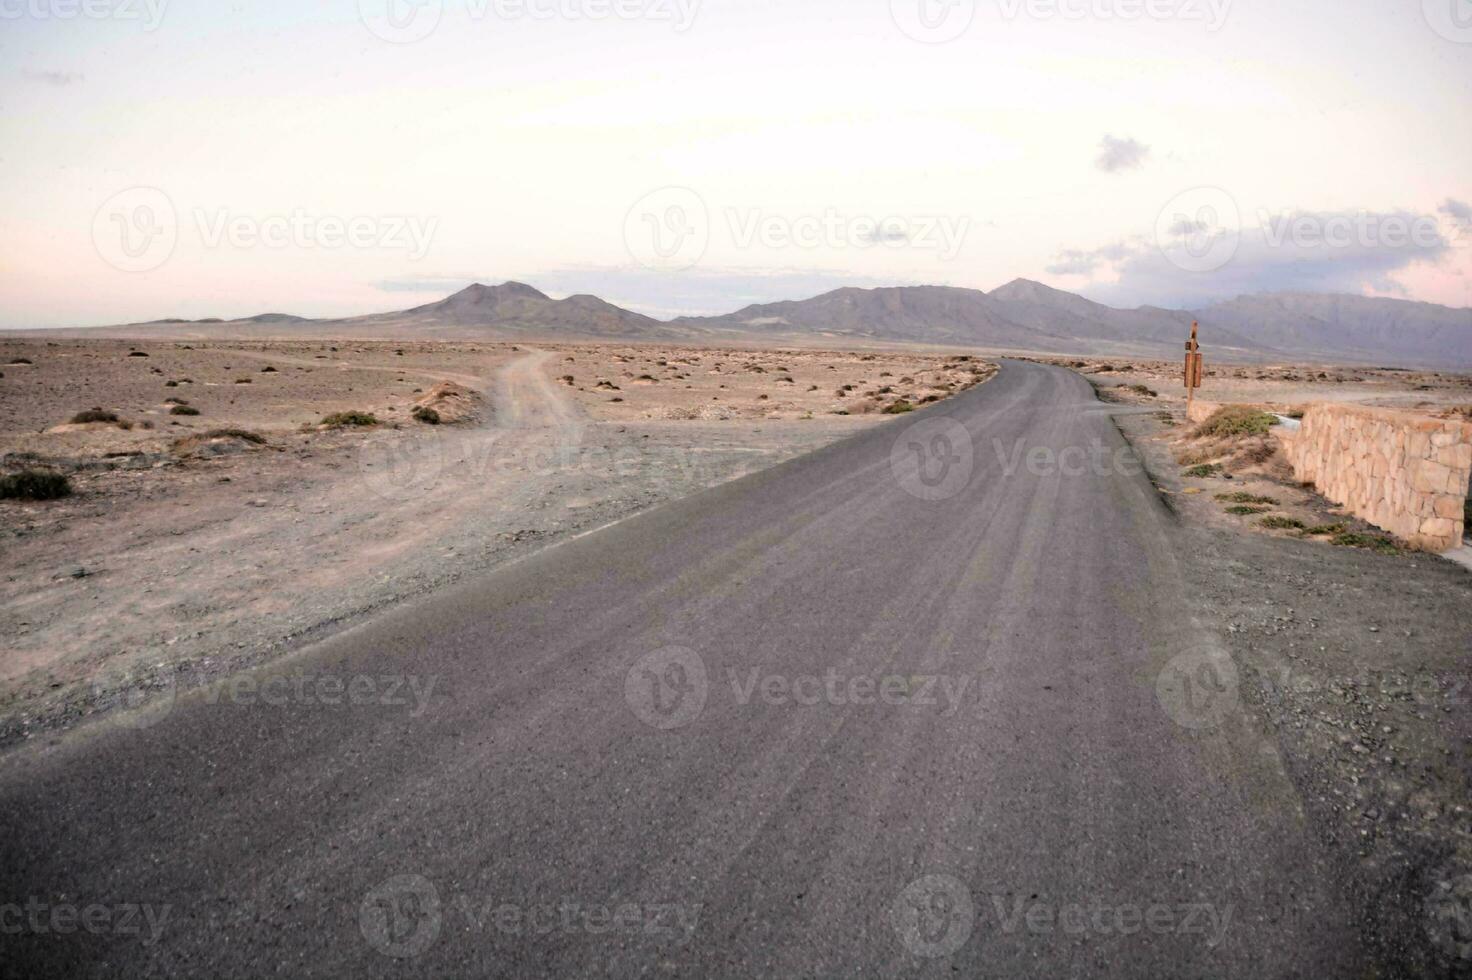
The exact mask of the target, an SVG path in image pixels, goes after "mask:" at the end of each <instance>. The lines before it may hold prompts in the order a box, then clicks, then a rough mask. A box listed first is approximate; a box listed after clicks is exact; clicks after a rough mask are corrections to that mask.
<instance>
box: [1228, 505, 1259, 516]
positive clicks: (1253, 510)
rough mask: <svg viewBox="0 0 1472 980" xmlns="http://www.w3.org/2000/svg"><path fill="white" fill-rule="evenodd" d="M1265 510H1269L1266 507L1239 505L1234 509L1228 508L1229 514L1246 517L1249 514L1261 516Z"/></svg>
mask: <svg viewBox="0 0 1472 980" xmlns="http://www.w3.org/2000/svg"><path fill="white" fill-rule="evenodd" d="M1265 510H1267V508H1266V507H1254V506H1252V505H1251V504H1237V505H1236V506H1234V507H1228V508H1227V513H1228V514H1236V515H1238V516H1242V517H1245V516H1246V515H1248V514H1261V513H1262V512H1263V511H1265Z"/></svg>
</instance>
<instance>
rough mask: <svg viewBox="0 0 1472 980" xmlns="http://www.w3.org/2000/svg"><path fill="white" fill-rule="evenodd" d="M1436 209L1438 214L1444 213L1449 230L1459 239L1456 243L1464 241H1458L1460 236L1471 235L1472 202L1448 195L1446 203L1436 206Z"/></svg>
mask: <svg viewBox="0 0 1472 980" xmlns="http://www.w3.org/2000/svg"><path fill="white" fill-rule="evenodd" d="M1436 211H1437V213H1438V214H1443V215H1446V217H1447V219H1448V223H1449V224H1450V230H1451V231H1452V233H1453V234H1455V235H1456V236H1457V237H1458V239H1459V242H1458V243H1459V244H1464V242H1462V241H1460V239H1461V238H1462V236H1468V235H1472V204H1468V203H1467V202H1466V201H1458V200H1457V199H1456V198H1454V197H1449V198H1447V199H1446V203H1445V204H1443V205H1442V206H1441V207H1439V208H1437V209H1436Z"/></svg>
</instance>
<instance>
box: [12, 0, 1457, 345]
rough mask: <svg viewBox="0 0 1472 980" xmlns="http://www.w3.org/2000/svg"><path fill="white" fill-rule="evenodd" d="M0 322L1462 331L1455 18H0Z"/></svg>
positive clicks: (1013, 6) (1189, 7)
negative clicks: (1020, 294) (800, 317)
mask: <svg viewBox="0 0 1472 980" xmlns="http://www.w3.org/2000/svg"><path fill="white" fill-rule="evenodd" d="M0 78H3V84H0V106H3V109H0V175H3V179H0V327H7V328H9V327H44V326H76V325H87V324H109V323H120V322H130V321H138V320H149V319H155V318H163V317H184V318H190V319H194V318H201V317H207V316H219V317H234V316H247V315H252V314H256V313H262V312H287V313H295V314H299V315H304V316H346V315H356V314H362V313H372V312H380V311H386V310H394V309H402V308H406V307H409V306H413V305H417V304H419V303H423V302H428V301H431V300H434V299H437V298H439V297H441V296H443V295H445V294H447V293H449V292H451V291H453V290H455V289H457V288H460V287H461V286H464V285H466V284H468V283H469V282H472V281H482V282H500V281H503V280H507V279H517V280H521V281H524V282H529V283H531V284H533V285H536V286H538V287H539V288H541V289H543V290H544V291H546V292H548V293H550V294H552V295H555V296H564V295H569V294H572V293H581V292H591V293H595V294H597V295H600V296H602V297H603V298H605V299H607V300H609V301H611V302H615V303H618V304H620V305H624V306H627V307H630V308H632V309H637V310H639V311H641V312H645V313H650V314H652V315H655V316H660V317H672V316H677V315H683V314H703V313H723V312H729V311H731V310H734V309H737V308H739V307H741V306H745V305H747V304H749V303H753V302H766V301H772V300H777V299H797V298H804V297H806V296H810V295H816V294H818V293H820V292H824V291H826V290H828V289H833V288H837V287H839V286H845V285H857V286H879V285H907V284H916V283H937V284H946V285H955V286H968V287H974V288H979V289H992V288H995V287H997V286H999V285H1002V284H1003V283H1005V282H1008V281H1010V280H1012V279H1014V278H1017V277H1025V278H1029V279H1037V280H1040V281H1043V282H1046V283H1048V284H1050V285H1053V286H1057V287H1059V288H1063V289H1069V290H1073V291H1076V292H1080V293H1083V294H1084V295H1087V296H1089V297H1091V298H1094V299H1097V300H1100V301H1102V302H1107V303H1110V304H1112V305H1116V306H1136V305H1145V304H1150V305H1159V306H1173V307H1191V308H1197V307H1200V306H1204V305H1207V304H1209V303H1211V302H1213V301H1216V300H1220V299H1224V298H1230V297H1232V296H1236V295H1238V294H1241V293H1249V292H1262V291H1279V290H1307V291H1315V292H1348V293H1358V294H1365V295H1384V296H1393V297H1399V298H1404V299H1415V300H1423V301H1428V302H1436V303H1443V304H1447V305H1452V306H1472V277H1469V276H1472V259H1469V256H1472V167H1469V162H1472V125H1469V124H1468V121H1469V119H1472V0H1424V2H1423V0H1354V2H1349V3H1346V2H1344V0H1301V2H1296V3H1292V4H1288V3H1283V2H1280V0H1235V2H1233V0H234V2H229V3H224V2H201V0H193V2H190V3H184V2H182V0H172V2H171V0H0Z"/></svg>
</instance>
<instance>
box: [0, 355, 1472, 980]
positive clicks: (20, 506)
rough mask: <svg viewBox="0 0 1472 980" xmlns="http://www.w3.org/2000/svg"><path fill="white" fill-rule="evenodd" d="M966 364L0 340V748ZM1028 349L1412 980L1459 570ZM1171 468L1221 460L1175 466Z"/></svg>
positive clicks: (327, 624)
mask: <svg viewBox="0 0 1472 980" xmlns="http://www.w3.org/2000/svg"><path fill="white" fill-rule="evenodd" d="M994 360H995V359H994V358H993V357H992V355H991V354H989V353H985V354H977V353H970V354H946V353H938V352H933V351H924V352H918V351H917V352H903V351H894V350H882V351H877V350H876V351H868V352H864V351H851V352H842V351H815V350H806V349H805V350H775V349H773V350H730V349H714V348H696V347H679V346H658V347H656V346H649V345H630V346H624V345H606V344H566V343H563V344H554V343H543V344H537V345H535V346H529V345H526V344H511V343H486V344H476V343H446V342H415V343H393V342H363V341H336V342H334V341H311V342H304V341H298V342H286V341H242V342H220V341H208V342H204V341H194V342H191V343H185V342H176V343H163V342H158V341H147V342H143V341H139V342H131V343H130V342H125V341H113V340H109V341H102V340H64V341H55V340H53V341H50V342H48V341H45V340H29V339H25V340H17V339H9V340H3V341H0V362H4V363H0V372H3V378H0V464H3V465H0V470H3V473H14V472H17V471H19V470H21V469H24V468H41V469H44V470H49V471H52V472H60V473H65V474H66V475H67V476H68V478H69V480H70V483H71V487H72V493H71V495H70V496H67V497H65V498H63V499H59V500H53V501H44V502H43V501H4V502H0V540H3V542H4V553H5V557H6V563H5V575H4V583H3V591H0V630H3V631H4V634H5V635H6V636H7V638H8V642H7V644H6V650H5V656H4V658H3V660H0V742H3V743H4V744H5V745H10V746H14V745H16V744H18V743H21V742H25V741H30V740H36V739H40V740H47V739H55V738H59V735H60V732H61V730H62V729H64V728H67V727H69V726H71V725H73V724H75V723H77V722H80V721H84V720H87V719H91V718H96V717H112V716H113V714H114V712H113V709H115V708H118V707H132V706H136V705H137V704H139V703H149V702H153V701H157V700H159V699H162V698H171V697H172V696H173V695H174V694H175V693H177V692H178V691H181V690H184V689H187V688H189V687H193V686H198V685H201V684H205V683H209V682H210V681H212V680H214V679H217V678H219V677H221V676H224V675H227V674H230V673H233V672H235V671H237V670H240V669H243V668H246V667H250V666H253V665H257V664H260V663H263V662H266V661H270V660H273V659H276V658H280V657H284V656H286V655H288V654H289V653H290V652H292V651H293V650H297V649H300V648H303V647H305V646H307V645H309V644H311V643H312V642H313V641H315V640H317V639H319V638H323V637H325V636H327V635H329V634H331V633H334V632H337V631H341V630H345V629H351V628H352V627H353V626H354V625H355V624H358V623H363V622H366V621H367V620H368V619H369V618H370V617H371V616H372V615H373V614H374V613H375V612H377V611H380V610H384V609H386V608H388V607H391V606H394V605H396V604H400V603H403V602H405V601H406V600H409V599H411V598H413V597H414V596H417V595H421V594H423V593H425V592H427V591H430V590H435V589H439V588H442V587H444V586H446V585H448V584H450V583H452V582H454V581H456V580H457V579H460V578H463V577H465V576H467V575H468V574H471V573H475V572H479V571H481V570H485V569H488V568H491V567H493V566H497V565H501V564H504V563H507V562H513V561H516V560H518V559H519V558H521V557H523V556H526V555H528V554H530V553H532V552H534V551H538V550H541V549H543V548H547V547H549V546H555V545H556V544H557V543H559V542H561V541H566V540H568V539H569V538H571V537H574V536H577V535H580V534H582V533H585V532H587V531H590V530H593V529H596V528H598V527H601V526H604V525H607V524H609V523H612V522H615V521H618V520H620V519H622V518H624V517H627V516H629V515H632V514H634V513H636V512H639V511H641V510H644V509H647V508H649V507H651V506H654V505H657V504H659V503H661V502H664V501H668V500H672V499H674V498H677V497H680V496H684V495H687V494H690V493H692V492H695V491H698V490H700V489H702V488H705V487H710V486H713V485H715V484H719V483H721V482H723V481H727V480H731V479H733V478H736V477H739V476H741V475H743V474H746V473H749V472H752V471H754V470H757V469H760V468H764V467H768V466H772V465H774V464H777V463H779V462H780V461H782V460H784V459H788V458H791V457H793V456H795V455H798V454H801V453H804V452H807V451H809V450H812V449H815V448H817V447H820V446H822V445H824V444H827V443H830V442H833V441H835V440H837V439H841V438H843V437H844V436H846V435H849V434H853V433H855V432H857V431H859V430H860V429H862V428H865V427H869V426H873V425H878V424H883V423H885V422H887V421H893V420H894V419H895V415H897V414H904V412H905V410H906V408H908V407H915V406H920V405H923V404H925V403H928V402H931V401H934V400H937V399H942V398H944V397H946V396H947V395H948V394H950V393H953V392H956V391H959V390H962V389H964V388H966V387H969V386H971V385H974V384H977V383H982V382H985V381H986V380H988V379H989V378H990V377H991V376H992V374H993V372H994V371H995V364H994ZM1044 360H1051V361H1052V362H1053V363H1060V364H1062V365H1064V366H1067V367H1070V368H1072V369H1074V370H1077V371H1079V372H1080V373H1082V374H1083V375H1084V376H1085V377H1087V378H1088V379H1090V380H1091V381H1092V382H1093V384H1094V386H1095V388H1096V390H1097V391H1098V392H1099V394H1100V397H1101V399H1102V400H1103V401H1104V403H1105V405H1106V409H1105V410H1106V411H1108V412H1110V413H1111V414H1113V415H1114V416H1115V418H1116V422H1117V424H1118V425H1119V427H1120V429H1121V430H1122V431H1123V432H1124V433H1125V435H1126V437H1127V438H1128V439H1129V441H1130V443H1131V445H1132V446H1133V447H1134V449H1135V451H1136V452H1137V453H1138V455H1139V457H1140V459H1141V460H1142V461H1143V462H1144V464H1145V466H1146V468H1147V471H1148V472H1149V474H1150V477H1151V479H1152V481H1153V482H1154V483H1155V485H1156V487H1157V488H1158V490H1159V491H1160V494H1161V499H1162V501H1163V502H1164V504H1165V506H1167V507H1169V508H1170V509H1171V510H1172V511H1173V512H1174V513H1175V515H1176V517H1177V518H1178V519H1179V520H1180V522H1181V523H1182V525H1183V526H1184V533H1185V534H1187V535H1188V536H1190V539H1191V541H1192V545H1193V549H1194V553H1193V555H1192V558H1191V561H1190V562H1189V564H1188V565H1187V567H1185V568H1184V574H1186V575H1187V576H1188V579H1189V581H1188V583H1187V584H1188V586H1189V589H1190V590H1191V593H1192V594H1193V595H1195V596H1196V597H1197V598H1198V599H1199V601H1198V602H1196V603H1195V604H1194V605H1193V606H1192V608H1190V609H1183V610H1181V615H1183V616H1189V617H1191V618H1192V619H1194V620H1196V621H1198V622H1205V623H1207V624H1209V625H1210V626H1211V627H1212V628H1213V629H1214V630H1215V631H1217V632H1219V633H1220V634H1221V635H1222V636H1223V637H1225V638H1226V642H1227V643H1228V644H1229V645H1230V647H1231V649H1232V653H1233V659H1234V661H1235V663H1237V664H1238V665H1240V666H1239V668H1238V669H1239V671H1240V674H1239V675H1238V676H1236V677H1232V678H1230V679H1229V680H1230V683H1231V684H1233V685H1236V686H1237V687H1238V689H1240V691H1241V692H1242V697H1243V700H1244V702H1246V703H1248V704H1250V705H1251V706H1252V707H1253V709H1254V718H1255V722H1254V725H1255V727H1254V728H1253V729H1252V730H1251V731H1247V732H1244V733H1243V737H1244V738H1250V739H1254V740H1256V741H1257V742H1258V743H1260V746H1261V749H1262V751H1263V752H1265V753H1275V754H1277V755H1278V757H1280V758H1281V760H1282V763H1283V766H1284V768H1285V770H1286V771H1287V772H1288V773H1289V774H1290V775H1291V777H1292V778H1293V780H1294V782H1295V784H1296V785H1297V787H1298V790H1299V792H1300V794H1301V796H1302V799H1303V800H1304V801H1305V802H1304V805H1305V808H1306V810H1305V814H1304V818H1305V819H1308V820H1311V821H1312V823H1313V826H1314V827H1315V828H1316V829H1317V832H1318V833H1319V834H1320V835H1321V836H1322V837H1323V839H1324V840H1325V842H1326V843H1328V844H1329V845H1330V846H1331V848H1332V850H1333V851H1334V853H1335V854H1337V855H1339V857H1340V859H1342V861H1343V862H1344V864H1345V871H1346V874H1347V876H1348V878H1349V880H1351V881H1352V882H1354V887H1355V888H1357V889H1360V890H1362V892H1363V903H1362V904H1363V906H1364V907H1365V908H1366V909H1369V910H1370V911H1368V912H1367V913H1366V919H1365V922H1364V924H1363V928H1364V932H1365V935H1366V936H1367V937H1368V941H1369V942H1371V943H1372V944H1376V943H1378V944H1380V945H1382V946H1383V947H1384V949H1383V952H1384V953H1385V955H1386V956H1388V957H1389V958H1390V959H1391V960H1392V961H1397V962H1407V963H1422V964H1425V963H1428V962H1430V960H1429V959H1427V957H1429V956H1433V955H1439V954H1433V953H1429V952H1426V951H1425V950H1421V949H1419V948H1405V947H1402V946H1398V945H1397V944H1398V943H1400V942H1401V940H1400V939H1399V938H1397V937H1404V936H1406V935H1415V934H1417V930H1418V928H1419V926H1418V925H1417V923H1419V922H1420V921H1421V915H1422V913H1421V910H1420V903H1421V902H1422V900H1423V896H1424V895H1425V894H1426V891H1427V888H1428V887H1435V884H1436V882H1438V881H1442V880H1446V879H1449V878H1452V877H1455V875H1454V874H1453V871H1450V870H1448V869H1453V870H1454V869H1457V868H1460V867H1464V866H1466V865H1468V864H1469V863H1472V806H1469V804H1468V803H1467V801H1468V800H1469V799H1472V728H1469V718H1472V713H1469V712H1468V711H1467V708H1466V705H1467V698H1468V697H1469V696H1472V695H1469V691H1472V678H1469V676H1468V671H1467V665H1466V650H1467V645H1468V643H1469V641H1472V634H1469V623H1472V620H1469V617H1468V615H1467V611H1468V609H1469V608H1472V577H1469V572H1468V570H1467V569H1466V568H1463V567H1461V566H1458V565H1456V564H1454V563H1452V562H1450V561H1447V560H1445V559H1443V558H1441V557H1438V556H1433V555H1428V554H1425V553H1421V552H1412V551H1406V550H1403V549H1401V548H1400V547H1398V546H1397V543H1396V542H1395V541H1394V540H1393V539H1391V538H1389V537H1388V536H1386V535H1384V534H1383V532H1380V531H1378V529H1375V528H1372V527H1369V526H1368V525H1366V524H1364V522H1362V521H1358V520H1357V519H1355V518H1354V517H1352V516H1350V515H1347V514H1344V513H1342V512H1340V511H1339V510H1338V509H1337V508H1335V507H1334V506H1333V505H1332V504H1330V502H1328V501H1326V500H1324V499H1323V498H1322V497H1319V496H1318V495H1317V494H1316V493H1314V491H1313V490H1312V488H1308V487H1303V486H1300V485H1298V484H1297V483H1296V482H1295V481H1294V480H1293V478H1292V474H1291V472H1290V471H1289V470H1288V469H1287V467H1286V464H1284V463H1283V462H1282V460H1281V459H1279V458H1278V457H1277V455H1276V454H1275V453H1274V452H1273V450H1272V445H1271V439H1270V438H1266V437H1261V436H1242V437H1233V438H1231V439H1227V440H1221V439H1214V438H1209V437H1205V436H1202V435H1201V434H1200V433H1199V432H1197V427H1196V426H1195V425H1193V424H1192V423H1190V422H1188V421H1187V420H1186V418H1185V412H1184V407H1185V399H1184V391H1183V390H1182V389H1181V388H1180V385H1179V373H1178V368H1177V366H1175V365H1172V364H1167V363H1164V362H1143V361H1136V362H1128V361H1121V360H1114V361H1104V360H1100V359H1098V358H1088V359H1071V358H1053V359H1046V358H1045V359H1044ZM1200 397H1202V398H1204V399H1209V400H1212V401H1219V402H1224V403H1247V404H1252V405H1255V406H1258V407H1260V408H1264V409H1271V410H1272V411H1274V412H1279V413H1283V414H1284V415H1292V414H1293V413H1294V412H1295V411H1296V410H1298V409H1299V408H1301V406H1303V405H1304V404H1306V403H1308V402H1312V401H1317V400H1353V401H1359V402H1364V403H1367V404H1374V405H1386V406H1393V407H1398V408H1403V409H1408V410H1413V411H1421V412H1427V413H1431V414H1441V413H1453V412H1458V411H1465V408H1464V406H1466V405H1468V404H1469V403H1472V378H1468V377H1466V376H1461V375H1455V374H1450V373H1445V372H1406V371H1395V370H1389V369H1350V368H1343V367H1333V366H1327V365H1326V366H1319V365H1313V366H1307V365H1278V366H1252V367H1236V366H1231V365H1227V366H1215V367H1214V368H1213V369H1212V370H1211V371H1210V373H1209V374H1208V377H1207V379H1206V386H1205V388H1204V389H1203V390H1202V392H1201V393H1200ZM426 410H432V411H433V416H431V415H429V414H428V412H427V411H426ZM89 412H91V413H93V414H91V415H88V414H86V413H89ZM194 412H197V413H198V414H193V413H194ZM79 413H82V414H79ZM97 413H101V414H100V415H99V414H97ZM113 416H115V420H114V419H113V418H112V417H113ZM334 416H336V418H334ZM369 416H371V418H370V417H369ZM77 418H81V419H87V418H93V419H97V420H95V421H73V420H74V419H77ZM355 423H366V424H355ZM982 451H987V450H986V449H985V448H983V450H982ZM1205 458H1211V459H1217V460H1221V461H1222V462H1223V464H1224V465H1223V466H1222V467H1221V469H1220V471H1219V472H1213V473H1212V474H1211V475H1208V476H1193V475H1192V474H1191V472H1190V471H1191V466H1192V464H1193V462H1194V461H1196V460H1198V459H1205ZM1264 517H1281V518H1283V519H1284V521H1282V522H1278V523H1277V524H1275V525H1274V526H1263V524H1262V520H1263V518H1264ZM1346 535H1347V537H1346ZM1336 545H1339V546H1336ZM1141 683H1152V681H1151V680H1150V679H1147V678H1142V679H1141ZM131 714H132V713H131V712H125V713H122V717H124V718H126V717H129V716H130V715H131ZM141 717H143V718H145V719H146V718H147V717H148V716H147V714H146V712H145V713H143V714H142V715H141Z"/></svg>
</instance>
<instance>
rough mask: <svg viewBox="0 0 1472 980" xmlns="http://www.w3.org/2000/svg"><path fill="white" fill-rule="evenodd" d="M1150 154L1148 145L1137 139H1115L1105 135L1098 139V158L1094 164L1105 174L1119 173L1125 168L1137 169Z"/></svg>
mask: <svg viewBox="0 0 1472 980" xmlns="http://www.w3.org/2000/svg"><path fill="white" fill-rule="evenodd" d="M1149 156H1150V147H1148V146H1146V145H1145V144H1144V143H1141V142H1140V141H1139V140H1136V139H1131V138H1128V137H1127V138H1125V139H1116V138H1115V137H1113V136H1105V137H1104V139H1102V140H1100V141H1099V158H1098V159H1097V160H1095V161H1094V166H1096V167H1098V168H1099V169H1100V170H1102V171H1104V172H1105V173H1106V174H1115V173H1120V172H1121V171H1125V170H1138V169H1139V168H1140V167H1142V166H1144V165H1145V161H1146V159H1148V158H1149Z"/></svg>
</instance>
